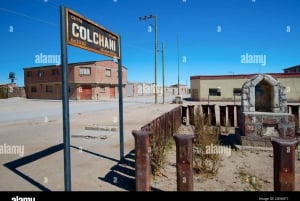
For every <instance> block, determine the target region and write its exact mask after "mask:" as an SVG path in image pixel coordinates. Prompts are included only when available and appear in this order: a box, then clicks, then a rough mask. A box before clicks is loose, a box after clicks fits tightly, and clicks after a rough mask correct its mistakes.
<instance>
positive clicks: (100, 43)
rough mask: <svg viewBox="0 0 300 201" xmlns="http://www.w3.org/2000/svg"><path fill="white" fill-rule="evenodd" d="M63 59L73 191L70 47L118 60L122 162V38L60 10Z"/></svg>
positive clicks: (68, 169)
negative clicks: (68, 48)
mask: <svg viewBox="0 0 300 201" xmlns="http://www.w3.org/2000/svg"><path fill="white" fill-rule="evenodd" d="M60 31H61V60H62V93H63V94H62V97H63V133H64V135H63V143H64V179H65V191H71V157H70V120H69V85H68V81H69V68H68V53H67V45H72V46H75V47H79V48H82V49H85V50H89V51H92V52H95V53H98V54H102V55H105V56H108V57H112V58H114V59H118V82H119V83H118V89H119V127H120V160H121V159H122V158H123V157H124V131H123V83H122V76H123V73H122V60H121V45H120V43H121V39H120V36H119V35H117V34H114V33H112V32H110V31H108V30H107V29H105V28H104V27H102V26H100V25H98V24H96V23H94V22H93V21H91V20H88V19H86V18H85V17H83V16H81V15H79V14H78V13H76V12H74V11H72V10H70V9H68V8H65V7H64V6H61V7H60Z"/></svg>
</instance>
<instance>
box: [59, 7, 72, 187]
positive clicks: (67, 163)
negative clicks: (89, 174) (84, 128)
mask: <svg viewBox="0 0 300 201" xmlns="http://www.w3.org/2000/svg"><path fill="white" fill-rule="evenodd" d="M65 17H66V10H65V8H64V7H63V6H61V7H60V37H61V62H62V98H63V101H62V104H63V105H62V106H63V133H64V137H63V143H64V179H65V191H71V155H70V120H69V86H68V78H69V68H68V53H67V44H66V20H65Z"/></svg>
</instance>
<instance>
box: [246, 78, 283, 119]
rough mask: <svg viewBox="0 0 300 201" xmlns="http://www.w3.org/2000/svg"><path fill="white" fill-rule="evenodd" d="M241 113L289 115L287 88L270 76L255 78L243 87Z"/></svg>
mask: <svg viewBox="0 0 300 201" xmlns="http://www.w3.org/2000/svg"><path fill="white" fill-rule="evenodd" d="M241 111H243V112H276V113H279V112H282V113H287V111H288V108H287V98H286V94H285V87H284V86H283V85H282V84H281V83H280V82H279V81H278V80H277V79H275V78H273V77H272V76H270V75H266V74H258V75H256V76H254V77H253V78H251V79H249V80H248V81H246V82H245V83H244V84H243V86H242V102H241Z"/></svg>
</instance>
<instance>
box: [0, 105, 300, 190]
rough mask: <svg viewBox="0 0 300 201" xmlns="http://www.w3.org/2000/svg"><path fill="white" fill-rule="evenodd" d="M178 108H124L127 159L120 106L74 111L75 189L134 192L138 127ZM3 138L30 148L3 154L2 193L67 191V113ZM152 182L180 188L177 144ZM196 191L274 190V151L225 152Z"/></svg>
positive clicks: (18, 126)
mask: <svg viewBox="0 0 300 201" xmlns="http://www.w3.org/2000/svg"><path fill="white" fill-rule="evenodd" d="M176 106H178V105H175V104H169V103H167V104H164V105H163V104H157V105H155V104H145V105H142V106H141V105H140V106H130V107H128V108H124V145H125V147H124V154H125V158H124V159H123V160H122V161H119V159H120V157H119V156H120V155H119V153H120V149H119V144H120V142H119V132H118V123H117V119H118V110H117V109H114V110H110V111H101V112H99V111H98V112H97V111H95V112H88V113H77V114H73V115H71V116H70V129H71V131H70V133H71V139H70V140H71V178H72V191H134V190H135V170H134V138H133V136H132V131H133V130H138V129H140V128H141V126H143V125H145V124H146V123H148V122H150V121H151V120H153V119H154V118H156V117H158V116H160V115H161V114H163V113H164V112H167V111H169V110H171V109H172V108H174V107H176ZM86 127H94V128H95V127H99V128H100V127H101V129H99V130H97V131H95V130H86V129H85V128H86ZM110 128H117V130H113V129H112V130H109V129H110ZM0 142H1V143H0V144H1V145H3V144H6V145H23V146H24V156H20V155H18V154H1V155H0V163H1V164H2V165H1V166H0V177H1V179H0V190H1V191H64V159H63V156H64V154H63V145H62V142H63V131H62V117H53V118H49V119H37V120H32V121H25V122H15V123H11V124H5V125H1V130H0ZM296 154H297V155H296V161H295V172H296V175H295V184H296V191H300V161H299V160H298V158H299V157H300V156H299V149H298V150H297V153H296ZM151 186H152V187H153V188H155V189H157V190H161V191H176V158H175V146H174V147H173V148H172V149H170V150H169V151H168V153H167V162H166V165H165V167H164V169H163V170H162V174H161V175H160V176H156V177H153V178H152V181H151ZM194 191H273V152H272V149H257V148H252V147H241V150H238V151H232V152H231V155H230V156H227V155H224V156H223V158H222V161H221V167H220V169H219V172H218V174H217V176H216V177H213V178H204V177H202V176H201V175H197V174H194Z"/></svg>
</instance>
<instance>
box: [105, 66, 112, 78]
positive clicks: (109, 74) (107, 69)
mask: <svg viewBox="0 0 300 201" xmlns="http://www.w3.org/2000/svg"><path fill="white" fill-rule="evenodd" d="M105 76H106V77H111V69H109V68H106V69H105Z"/></svg>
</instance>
